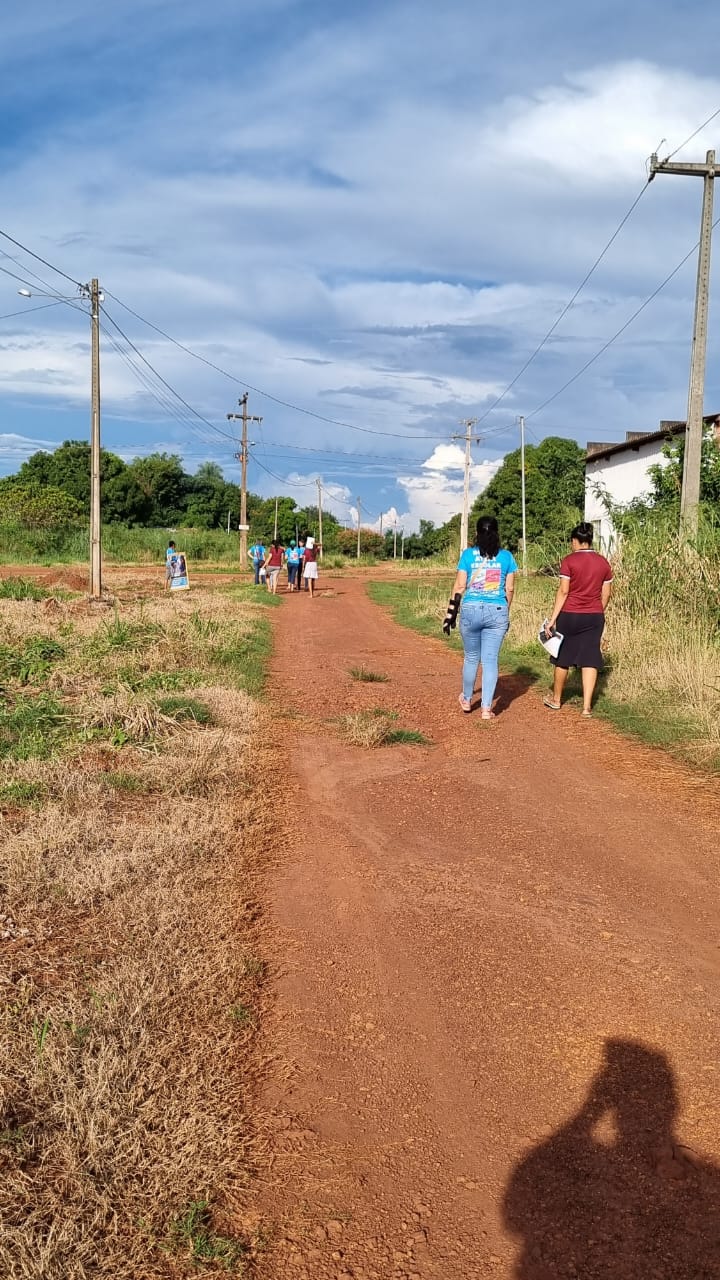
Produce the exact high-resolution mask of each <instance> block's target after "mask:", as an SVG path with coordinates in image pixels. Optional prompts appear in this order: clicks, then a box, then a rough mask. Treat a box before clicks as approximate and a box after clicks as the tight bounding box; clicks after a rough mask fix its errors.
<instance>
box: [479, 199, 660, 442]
mask: <svg viewBox="0 0 720 1280" xmlns="http://www.w3.org/2000/svg"><path fill="white" fill-rule="evenodd" d="M649 185H650V179H649V178H647V179H646V180H645V182H644V183H643V185H642V187H641V189H640V191H639V192H638V194H637V195H636V197H635V199H634V200H633V202H632V204H631V205H630V208H629V209H628V211H627V213H626V214H625V215H624V217H623V218H622V219H621V221H620V222H619V223H618V225H617V227H616V228H615V230H614V231H613V233H612V235H611V237H610V239H609V240H608V242H607V244H606V245H605V247H604V249H602V251H601V252H600V253H599V254H598V256H597V258H596V259H595V261H594V262H593V264H592V266H591V267H590V270H589V271H587V272H586V274H585V275H584V276H583V278H582V280H581V281H580V284H579V285H578V287H577V289H576V290H575V292H574V294H573V295H572V297H571V299H570V301H569V302H567V303H566V304H565V306H564V307H563V309H562V311H561V312H560V315H559V316H558V317H557V318H556V319H555V320H554V321H553V323H552V324H551V325H550V328H549V329H548V331H547V333H546V334H545V336H544V338H542V340H541V341H540V342H539V343H538V345H537V346H536V348H535V350H534V351H533V353H532V355H530V356H528V358H527V360H526V361H525V363H524V365H523V366H522V368H521V369H519V370H518V372H517V373H516V374H515V377H514V378H513V379H512V381H511V382H509V383H508V385H507V386H506V388H505V390H504V391H503V392H501V394H500V395H499V396H498V397H497V399H496V400H494V401H493V403H492V404H491V405H490V407H489V409H486V410H485V412H484V413H482V414H481V415H480V417H479V418H478V422H484V421H485V419H486V418H487V417H488V416H489V415H490V414H491V413H492V412H493V409H496V408H497V406H498V405H499V404H500V403H501V401H503V400H504V399H505V396H506V395H507V394H508V392H509V391H512V389H513V387H514V386H515V384H516V382H519V381H520V378H522V376H523V374H524V373H525V371H526V369H529V368H530V365H531V364H532V362H533V360H534V359H535V358H536V356H538V355H539V354H540V352H541V351H542V349H543V347H544V346H546V344H547V343H548V342H549V340H550V338H551V337H552V335H553V334H554V332H555V330H556V329H557V327H558V325H559V324H560V322H561V320H564V318H565V316H566V315H567V313H568V311H569V310H570V308H571V307H572V306H573V305H574V303H575V302H576V301H577V299H578V297H579V296H580V294H581V293H582V291H583V289H584V288H585V285H586V284H587V282H588V280H589V279H590V277H591V276H592V275H593V274H594V273H595V271H596V270H597V268H598V267H599V266H600V263H601V262H602V260H603V258H604V257H605V255H606V254H607V252H608V250H609V249H610V247H611V245H613V244H614V242H615V241H616V240H617V238H618V236H619V235H620V232H621V231H622V229H623V227H624V226H625V223H626V222H627V221H628V219H629V218H630V217H631V216H632V214H633V213H634V212H635V210H636V209H637V206H638V205H639V203H640V201H641V200H642V198H643V196H644V195H645V192H646V191H647V189H648V187H649Z"/></svg>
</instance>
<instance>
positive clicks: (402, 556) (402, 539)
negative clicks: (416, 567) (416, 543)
mask: <svg viewBox="0 0 720 1280" xmlns="http://www.w3.org/2000/svg"><path fill="white" fill-rule="evenodd" d="M400 559H401V560H404V559H405V530H404V529H401V530H400Z"/></svg>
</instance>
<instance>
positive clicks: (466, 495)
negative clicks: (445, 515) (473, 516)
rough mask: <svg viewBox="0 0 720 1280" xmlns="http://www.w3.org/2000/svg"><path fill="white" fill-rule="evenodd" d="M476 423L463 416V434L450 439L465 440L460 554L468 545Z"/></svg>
mask: <svg viewBox="0 0 720 1280" xmlns="http://www.w3.org/2000/svg"><path fill="white" fill-rule="evenodd" d="M476 424H477V418H463V419H462V422H461V424H460V425H461V426H463V427H464V428H465V432H464V435H462V436H461V435H453V436H451V439H452V440H463V439H464V440H465V480H464V483H463V509H462V517H461V520H460V555H462V553H463V551H464V550H465V548H466V547H467V545H468V518H469V515H470V464H471V462H472V457H471V454H470V446H471V444H473V443H474V444H477V443H478V441H479V439H480V436H474V435H473V434H472V429H473V427H474V426H475V425H476Z"/></svg>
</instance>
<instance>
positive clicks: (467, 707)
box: [458, 694, 472, 715]
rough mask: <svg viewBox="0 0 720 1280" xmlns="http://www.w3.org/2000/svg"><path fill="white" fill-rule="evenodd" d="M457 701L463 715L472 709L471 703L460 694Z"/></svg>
mask: <svg viewBox="0 0 720 1280" xmlns="http://www.w3.org/2000/svg"><path fill="white" fill-rule="evenodd" d="M458 702H459V703H460V706H461V707H462V709H463V711H464V712H465V715H467V714H468V712H469V711H472V703H471V702H468V700H467V698H463V696H462V694H460V695H459V697H458Z"/></svg>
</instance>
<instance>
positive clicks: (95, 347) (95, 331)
mask: <svg viewBox="0 0 720 1280" xmlns="http://www.w3.org/2000/svg"><path fill="white" fill-rule="evenodd" d="M86 296H87V295H86ZM90 335H91V351H92V354H91V365H90V400H91V409H90V599H91V600H100V599H101V598H102V547H101V534H102V524H101V516H100V285H99V284H98V282H97V280H95V279H93V280H91V281H90Z"/></svg>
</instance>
